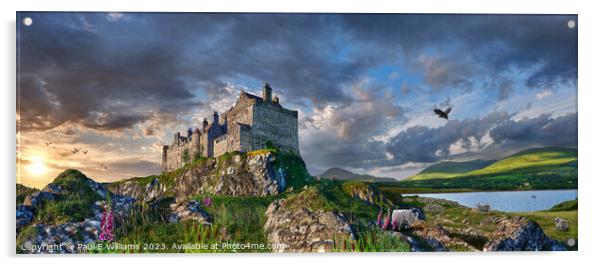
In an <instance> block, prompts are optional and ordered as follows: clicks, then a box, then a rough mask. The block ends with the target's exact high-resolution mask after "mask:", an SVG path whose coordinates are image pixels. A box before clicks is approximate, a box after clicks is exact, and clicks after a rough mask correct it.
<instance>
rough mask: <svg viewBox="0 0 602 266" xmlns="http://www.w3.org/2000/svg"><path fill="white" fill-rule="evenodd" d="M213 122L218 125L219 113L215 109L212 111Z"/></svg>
mask: <svg viewBox="0 0 602 266" xmlns="http://www.w3.org/2000/svg"><path fill="white" fill-rule="evenodd" d="M213 124H215V125H219V114H218V113H217V111H215V112H213Z"/></svg>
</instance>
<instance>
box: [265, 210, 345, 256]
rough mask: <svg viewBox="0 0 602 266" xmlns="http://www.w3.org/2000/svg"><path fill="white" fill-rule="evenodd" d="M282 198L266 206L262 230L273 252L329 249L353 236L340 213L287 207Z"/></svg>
mask: <svg viewBox="0 0 602 266" xmlns="http://www.w3.org/2000/svg"><path fill="white" fill-rule="evenodd" d="M286 205H287V204H286V200H284V199H281V200H277V201H275V202H273V203H272V204H270V206H268V208H267V210H266V216H267V220H266V223H265V226H264V230H265V232H266V234H267V239H268V241H269V242H270V243H272V244H273V251H275V252H325V251H332V250H333V249H335V248H336V247H337V246H338V245H340V244H338V243H342V242H343V241H345V240H349V239H355V235H354V234H353V232H352V230H351V226H350V225H349V223H348V221H347V219H346V218H345V216H343V215H342V214H339V213H336V212H330V211H322V210H317V211H316V210H313V211H312V210H309V209H308V208H292V209H290V208H288V207H287V206H286Z"/></svg>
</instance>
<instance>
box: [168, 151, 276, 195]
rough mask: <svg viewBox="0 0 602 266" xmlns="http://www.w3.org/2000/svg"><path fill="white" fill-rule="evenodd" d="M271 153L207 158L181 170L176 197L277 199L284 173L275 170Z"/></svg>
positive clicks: (177, 181) (176, 184) (176, 185)
mask: <svg viewBox="0 0 602 266" xmlns="http://www.w3.org/2000/svg"><path fill="white" fill-rule="evenodd" d="M274 160H275V157H274V155H273V154H272V153H271V152H260V153H249V154H245V155H239V154H234V155H232V156H222V157H219V158H217V159H216V158H207V159H206V160H205V161H203V162H201V163H198V165H194V166H190V167H186V168H184V169H181V170H180V171H181V173H180V174H178V175H177V176H176V178H175V188H174V189H175V195H176V198H178V199H183V198H186V197H188V196H189V195H197V194H203V193H210V194H215V195H231V196H268V195H276V194H278V193H279V192H280V191H282V190H283V189H284V187H285V186H286V184H285V176H284V175H285V174H284V173H285V172H284V171H282V170H281V169H274V168H273V167H272V164H271V163H272V162H273V161H274Z"/></svg>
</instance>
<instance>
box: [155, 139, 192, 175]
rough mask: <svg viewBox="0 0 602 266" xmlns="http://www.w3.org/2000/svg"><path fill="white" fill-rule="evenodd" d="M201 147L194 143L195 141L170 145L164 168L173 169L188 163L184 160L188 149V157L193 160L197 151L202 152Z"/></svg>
mask: <svg viewBox="0 0 602 266" xmlns="http://www.w3.org/2000/svg"><path fill="white" fill-rule="evenodd" d="M199 148H200V147H199V146H197V145H195V144H194V141H188V142H183V143H180V144H172V145H170V146H169V148H168V149H167V156H166V161H165V162H164V163H165V165H164V167H163V168H164V169H171V170H173V169H178V168H180V167H182V166H184V164H185V163H186V162H184V161H183V158H184V153H185V151H186V150H187V151H188V158H189V160H192V159H193V157H194V155H195V153H198V152H200V150H199Z"/></svg>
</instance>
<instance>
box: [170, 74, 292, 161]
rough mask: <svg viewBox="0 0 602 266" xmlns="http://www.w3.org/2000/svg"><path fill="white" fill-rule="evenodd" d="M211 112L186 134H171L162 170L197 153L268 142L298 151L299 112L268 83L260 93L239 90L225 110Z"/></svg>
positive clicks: (219, 152) (216, 153)
mask: <svg viewBox="0 0 602 266" xmlns="http://www.w3.org/2000/svg"><path fill="white" fill-rule="evenodd" d="M222 118H223V119H222V120H221V121H220V116H219V113H218V112H214V113H213V120H212V121H211V122H209V121H207V119H204V120H203V123H202V125H200V127H197V128H196V129H194V130H192V128H189V129H188V131H187V132H186V133H185V135H181V134H180V132H176V133H175V134H174V138H173V141H172V143H171V144H170V145H164V146H163V156H162V164H161V166H162V168H163V171H172V170H175V169H178V168H180V167H182V166H183V165H185V164H186V163H187V162H191V161H193V160H194V159H196V158H200V157H217V156H220V155H222V154H224V153H226V152H232V151H239V152H248V151H252V150H258V149H265V148H266V146H267V143H271V144H272V145H274V146H276V147H278V148H279V149H281V150H284V151H291V152H294V153H297V154H298V153H299V132H298V122H297V119H298V113H297V111H295V110H289V109H286V108H284V107H282V105H280V99H279V98H278V96H276V95H272V88H271V87H270V85H269V84H267V83H266V84H265V85H264V87H263V95H262V97H259V96H256V95H253V94H250V93H248V92H245V91H241V92H240V95H239V97H238V100H237V101H236V104H235V105H234V106H232V107H231V108H230V109H229V110H228V111H226V112H225V113H223V114H222Z"/></svg>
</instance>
